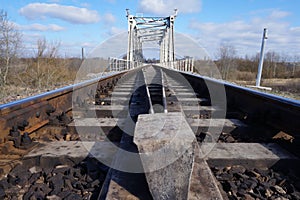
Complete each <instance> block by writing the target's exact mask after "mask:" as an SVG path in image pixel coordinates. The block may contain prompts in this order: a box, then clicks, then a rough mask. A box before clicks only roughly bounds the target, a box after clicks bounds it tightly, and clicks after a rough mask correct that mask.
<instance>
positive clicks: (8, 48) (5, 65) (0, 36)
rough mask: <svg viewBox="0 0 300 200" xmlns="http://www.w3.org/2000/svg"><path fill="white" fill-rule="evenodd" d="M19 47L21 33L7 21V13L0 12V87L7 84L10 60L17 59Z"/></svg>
mask: <svg viewBox="0 0 300 200" xmlns="http://www.w3.org/2000/svg"><path fill="white" fill-rule="evenodd" d="M20 47H21V33H20V32H19V31H18V29H17V27H16V25H15V24H14V23H13V22H11V21H9V19H8V16H7V13H6V12H5V11H3V10H1V11H0V61H1V62H0V63H1V64H0V85H4V84H6V83H7V75H8V71H9V67H10V64H11V60H12V59H13V58H15V57H17V54H18V51H19V49H20Z"/></svg>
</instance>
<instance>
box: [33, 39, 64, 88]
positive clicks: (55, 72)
mask: <svg viewBox="0 0 300 200" xmlns="http://www.w3.org/2000/svg"><path fill="white" fill-rule="evenodd" d="M36 46H37V47H36V53H35V59H34V60H35V61H34V62H33V63H31V67H30V70H31V71H30V72H29V73H28V74H30V76H31V77H30V78H31V80H32V82H33V84H34V85H35V86H36V87H37V88H39V89H41V88H43V87H45V86H47V85H49V84H50V82H52V81H54V82H55V81H56V80H55V78H54V77H56V78H57V77H60V76H59V74H60V71H59V70H60V69H59V68H58V67H57V65H58V64H57V63H58V62H60V63H59V65H60V66H61V65H63V63H62V62H61V61H60V60H59V58H58V50H59V46H60V43H59V42H52V43H49V42H47V40H46V39H45V38H41V39H38V40H37V43H36Z"/></svg>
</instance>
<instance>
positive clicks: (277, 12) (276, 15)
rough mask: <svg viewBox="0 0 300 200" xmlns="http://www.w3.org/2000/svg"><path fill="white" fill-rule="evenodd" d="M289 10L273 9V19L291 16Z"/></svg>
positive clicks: (271, 16) (271, 15)
mask: <svg viewBox="0 0 300 200" xmlns="http://www.w3.org/2000/svg"><path fill="white" fill-rule="evenodd" d="M289 15H290V13H289V12H285V11H281V10H273V11H272V13H271V14H270V18H271V19H281V18H285V17H287V16H289Z"/></svg>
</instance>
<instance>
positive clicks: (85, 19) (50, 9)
mask: <svg viewBox="0 0 300 200" xmlns="http://www.w3.org/2000/svg"><path fill="white" fill-rule="evenodd" d="M19 12H20V14H21V15H23V16H25V17H26V18H28V19H41V18H47V17H50V18H56V19H61V20H64V21H68V22H70V23H78V24H89V23H96V22H98V21H99V20H100V16H99V14H98V12H97V11H95V10H88V9H87V8H79V7H75V6H64V5H59V4H47V3H31V4H28V5H26V6H25V7H23V8H21V9H20V10H19Z"/></svg>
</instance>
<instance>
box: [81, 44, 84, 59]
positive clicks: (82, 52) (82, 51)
mask: <svg viewBox="0 0 300 200" xmlns="http://www.w3.org/2000/svg"><path fill="white" fill-rule="evenodd" d="M81 60H84V48H83V47H81Z"/></svg>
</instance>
